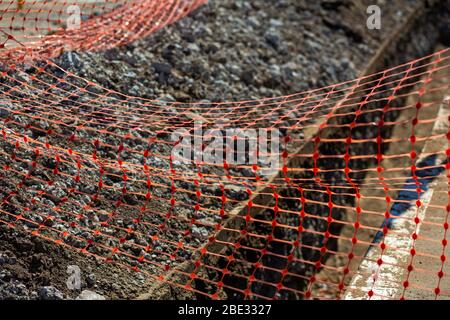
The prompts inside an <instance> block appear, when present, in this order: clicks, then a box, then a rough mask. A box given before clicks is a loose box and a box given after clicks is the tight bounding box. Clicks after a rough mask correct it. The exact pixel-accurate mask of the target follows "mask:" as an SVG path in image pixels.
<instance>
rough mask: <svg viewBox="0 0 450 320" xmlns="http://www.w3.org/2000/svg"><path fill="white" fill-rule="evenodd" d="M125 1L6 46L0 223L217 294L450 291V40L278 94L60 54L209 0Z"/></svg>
mask: <svg viewBox="0 0 450 320" xmlns="http://www.w3.org/2000/svg"><path fill="white" fill-rule="evenodd" d="M5 2H7V3H9V6H10V7H11V6H14V5H15V3H16V2H15V1H2V3H5ZM25 2H26V3H27V2H28V1H25ZM31 2H32V3H33V4H36V5H38V4H39V3H40V2H42V1H31ZM55 2H56V1H55ZM66 2H69V1H66ZM72 2H77V1H72ZM80 2H81V1H80ZM121 2H122V1H115V2H114V5H113V6H111V7H104V8H103V7H97V8H96V9H99V8H100V9H101V10H100V12H102V10H103V9H104V10H106V11H108V12H107V13H103V14H101V15H99V16H95V17H94V18H92V19H89V20H86V21H85V22H83V23H86V26H85V28H82V29H80V30H78V31H67V30H63V29H61V30H58V31H57V32H56V33H55V34H53V35H48V36H45V37H34V36H32V35H30V36H27V37H26V38H27V40H29V43H30V46H25V48H27V49H26V50H23V48H24V47H22V46H21V45H20V46H12V47H8V46H4V48H3V49H4V50H5V52H6V53H5V56H9V59H8V60H6V61H4V62H3V65H2V67H3V69H2V72H1V73H0V92H1V95H0V119H1V122H0V123H1V135H2V139H1V142H0V154H1V156H0V166H1V169H0V176H1V182H0V184H1V191H0V192H1V193H0V199H1V202H0V224H4V225H7V226H10V227H13V228H18V229H20V230H24V231H26V232H30V233H32V234H33V235H35V236H38V237H42V238H44V239H47V240H49V241H52V242H54V243H56V244H58V245H61V246H64V247H68V248H71V249H74V250H76V251H79V252H80V253H83V254H87V255H92V256H95V257H97V258H99V259H102V260H105V261H107V262H114V263H117V264H118V265H121V266H124V267H128V268H131V269H133V270H135V271H136V272H142V273H144V274H145V275H147V276H148V277H149V278H150V279H155V280H158V281H159V282H165V283H168V284H171V285H174V286H177V287H180V288H183V289H185V290H189V291H192V292H194V293H196V294H198V295H200V296H206V297H209V298H213V299H218V298H263V299H273V298H276V299H287V298H329V297H330V294H329V293H328V294H325V292H324V291H329V292H331V297H348V296H351V295H352V292H356V291H358V290H362V291H363V293H362V296H363V297H364V296H367V297H391V298H408V297H409V294H410V293H411V294H417V292H420V293H421V294H431V295H432V296H433V297H440V296H442V297H448V296H449V295H450V291H449V290H450V274H448V273H446V272H445V270H446V268H448V267H447V266H446V257H447V256H448V248H447V240H446V239H447V230H448V213H449V212H450V204H449V199H450V192H449V190H448V185H449V181H450V180H448V179H450V178H449V176H448V174H449V170H450V162H449V156H450V143H449V140H450V131H449V126H448V123H449V121H450V118H449V115H448V114H446V111H445V110H447V109H448V104H449V103H450V102H449V101H448V97H446V96H445V94H446V93H448V88H449V82H448V79H449V76H448V75H449V70H450V68H449V67H450V49H445V50H442V51H439V52H437V53H435V54H433V55H431V56H428V57H424V58H421V59H418V60H415V61H411V62H409V63H406V64H404V65H401V66H398V67H395V68H392V69H389V70H385V71H383V72H379V73H376V74H373V75H370V76H365V77H362V78H359V79H355V80H352V81H347V82H345V83H340V84H335V85H332V86H329V87H325V88H320V89H315V90H310V91H307V92H302V93H298V94H292V95H288V96H283V97H277V98H268V99H262V100H258V101H239V102H220V103H219V102H218V103H192V104H185V103H167V102H163V101H156V100H148V99H142V98H139V97H132V96H128V95H124V94H121V93H119V92H115V91H113V90H110V89H107V88H104V87H102V86H100V85H98V84H96V83H94V82H91V81H89V80H87V79H83V78H81V77H79V76H77V75H76V74H74V73H72V72H69V71H67V70H64V69H63V68H61V67H59V66H58V65H57V64H55V62H53V61H52V60H49V59H48V56H47V53H48V52H55V51H58V50H60V49H61V48H65V47H64V46H66V45H69V46H70V48H71V49H76V50H81V49H104V48H108V47H110V46H112V45H119V44H123V43H125V42H128V41H132V40H134V39H137V38H138V37H141V36H143V35H145V34H148V33H149V32H151V31H153V30H155V29H157V28H160V27H162V26H163V25H164V24H167V23H169V22H172V21H175V20H176V19H179V18H180V17H182V16H183V15H184V14H186V13H187V12H188V11H189V10H191V9H193V8H195V7H196V6H197V5H199V4H200V3H202V2H203V1H180V0H178V1H177V0H174V1H150V0H149V1H127V4H126V5H124V4H123V3H121ZM26 3H25V4H26ZM46 3H53V1H46ZM25 4H24V5H25ZM136 6H137V7H136ZM153 6H158V8H159V9H158V10H155V9H154V8H153ZM31 7H33V6H31ZM2 8H3V7H2ZM8 8H9V7H8ZM52 8H57V7H51V6H50V7H49V9H48V10H49V12H51V11H52V10H53V9H52ZM137 8H141V10H140V11H139V9H137ZM7 10H10V9H7ZM32 12H34V10H32V9H30V10H29V11H28V13H25V14H24V17H32ZM137 12H140V13H139V14H137ZM12 17H15V16H14V15H13V16H12ZM12 17H11V18H10V20H9V22H8V23H7V24H6V25H13V24H14V23H15V22H14V21H16V19H17V18H16V19H14V18H12ZM33 19H35V18H32V20H33ZM37 19H38V20H36V21H41V20H39V19H40V18H37ZM25 20H26V19H25ZM25 20H24V21H25ZM45 21H48V20H45ZM35 28H36V29H39V28H41V27H40V25H38V23H36V24H35ZM42 28H45V26H44V27H42ZM2 32H5V34H10V32H9V31H8V30H7V28H5V27H3V24H2ZM66 32H70V37H69V36H67V33H66ZM72 32H75V33H74V34H72ZM69 38H70V40H68V39H69ZM8 41H17V42H20V43H22V42H21V41H18V40H17V39H16V37H15V36H14V37H13V36H11V37H10V36H7V37H6V40H5V44H6V42H8ZM56 48H58V49H56ZM61 50H63V49H61ZM18 52H19V54H18V55H16V54H17V53H18ZM37 53H39V55H38V58H36V56H35V55H36V54H37ZM41 53H43V54H44V55H40V54H41ZM30 54H33V55H34V56H33V59H32V60H31V61H28V62H27V63H26V68H25V66H24V65H23V61H24V60H25V59H26V57H27V55H30ZM13 58H14V59H13ZM230 132H231V134H230ZM255 132H257V133H258V135H257V136H255V135H254V133H255ZM175 133H176V134H175ZM213 141H214V143H212V142H213ZM196 142H199V143H198V144H196ZM240 143H241V146H242V145H243V146H244V149H236V148H235V146H236V145H239V144H240ZM255 145H256V149H252V148H251V146H255ZM190 147H192V148H190ZM174 150H188V152H187V155H188V156H187V157H184V158H180V157H178V156H179V155H178V154H175V153H174ZM207 152H210V153H211V154H214V155H215V156H216V157H215V158H214V161H209V160H208V159H210V158H205V157H204V156H199V155H204V154H205V153H207ZM251 153H254V154H253V155H254V156H255V157H256V159H257V161H256V162H252V161H250V155H251ZM230 154H231V155H232V156H231V157H228V158H226V159H224V160H223V161H216V160H217V159H218V158H219V159H220V157H217V156H218V155H219V156H220V155H222V158H225V156H226V155H228V156H229V155H230ZM185 155H186V154H185ZM264 155H270V159H271V160H272V163H270V164H274V163H275V164H276V166H275V167H274V168H275V170H267V169H268V165H269V164H268V163H267V162H264V161H263V160H264V159H265V158H264ZM237 159H240V160H241V162H238V161H236V160H237ZM230 160H231V161H230ZM233 160H235V161H234V163H233ZM274 168H273V167H272V168H271V169H274ZM443 172H446V173H447V176H445V175H444V174H443ZM430 190H433V195H430ZM429 197H431V201H429V199H428V198H429ZM427 199H428V200H427ZM436 199H437V200H436ZM427 217H428V218H427ZM430 217H432V218H430ZM399 226H400V227H399ZM420 228H422V232H423V233H422V234H421V233H420ZM429 230H432V232H429ZM431 235H434V236H435V237H432V236H431ZM374 237H375V241H374V242H373V240H374ZM369 247H372V249H371V254H367V255H366V251H367V248H369ZM373 248H376V250H378V251H374V249H373ZM430 248H431V249H430ZM393 251H394V252H393ZM398 254H401V255H400V256H402V257H405V260H402V259H401V258H398V259H395V258H394V257H397V255H398ZM422 259H426V260H424V261H427V262H426V263H422V262H420V263H418V262H417V261H419V260H420V261H422ZM370 263H372V264H373V266H371V267H370V268H364V265H367V264H370ZM359 265H361V266H363V267H361V268H358V266H359ZM386 269H390V270H394V269H395V270H397V271H398V272H397V273H396V274H397V277H396V278H392V277H390V274H388V275H387V274H385V272H387V270H386ZM374 275H375V276H374ZM420 276H423V277H426V278H427V279H428V278H431V280H430V281H427V282H423V281H420ZM366 278H367V279H368V280H367V281H365V280H364V279H366ZM354 279H356V280H358V279H360V281H362V282H363V283H364V285H361V284H360V282H354V281H356V280H354ZM378 284H379V285H378ZM386 286H388V287H389V288H392V292H391V291H388V292H387V293H386V291H385V290H382V289H380V288H383V287H386ZM324 288H326V290H325V289H324ZM394 289H395V290H394ZM394 291H395V292H394Z"/></svg>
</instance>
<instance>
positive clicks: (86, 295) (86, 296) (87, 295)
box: [75, 290, 106, 300]
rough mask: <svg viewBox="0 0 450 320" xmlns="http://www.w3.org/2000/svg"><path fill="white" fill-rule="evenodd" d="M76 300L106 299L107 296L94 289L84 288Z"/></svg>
mask: <svg viewBox="0 0 450 320" xmlns="http://www.w3.org/2000/svg"><path fill="white" fill-rule="evenodd" d="M75 300H106V298H105V297H104V296H102V295H100V294H98V293H95V292H93V291H90V290H83V291H82V292H81V293H80V295H79V296H78V297H77V298H76V299H75Z"/></svg>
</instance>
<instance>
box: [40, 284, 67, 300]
mask: <svg viewBox="0 0 450 320" xmlns="http://www.w3.org/2000/svg"><path fill="white" fill-rule="evenodd" d="M38 295H39V299H41V300H63V299H64V296H63V294H62V293H61V291H59V290H58V289H56V288H55V287H53V286H46V287H42V288H40V289H39V292H38Z"/></svg>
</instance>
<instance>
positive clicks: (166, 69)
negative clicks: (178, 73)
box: [152, 62, 172, 74]
mask: <svg viewBox="0 0 450 320" xmlns="http://www.w3.org/2000/svg"><path fill="white" fill-rule="evenodd" d="M152 67H153V69H155V71H156V72H157V73H164V74H170V73H171V72H172V66H171V65H170V64H168V63H161V62H155V63H152Z"/></svg>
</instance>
